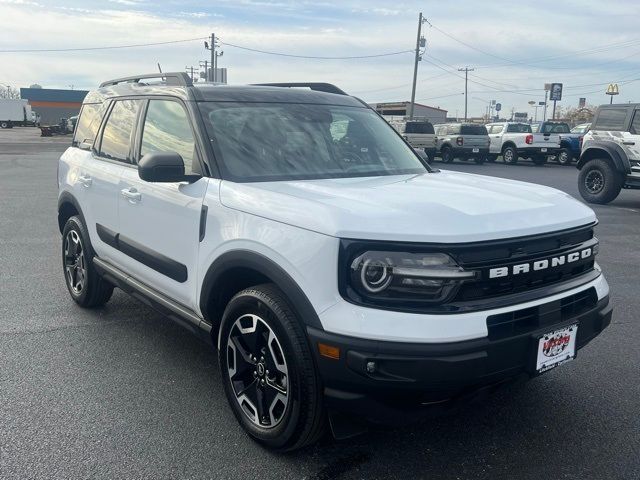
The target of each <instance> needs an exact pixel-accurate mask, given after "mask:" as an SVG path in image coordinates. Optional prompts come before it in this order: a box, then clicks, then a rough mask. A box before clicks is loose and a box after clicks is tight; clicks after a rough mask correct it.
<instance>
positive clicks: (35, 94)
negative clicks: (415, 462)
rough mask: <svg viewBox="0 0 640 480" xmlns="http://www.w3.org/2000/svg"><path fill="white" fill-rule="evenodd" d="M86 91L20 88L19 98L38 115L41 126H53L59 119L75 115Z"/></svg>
mask: <svg viewBox="0 0 640 480" xmlns="http://www.w3.org/2000/svg"><path fill="white" fill-rule="evenodd" d="M87 93H89V92H88V91H87V90H58V89H52V88H21V89H20V98H22V99H23V100H27V101H28V102H29V105H31V110H33V111H34V112H36V113H37V114H38V115H40V123H41V124H42V125H53V124H57V123H59V122H60V118H69V117H73V116H74V115H77V114H78V112H80V107H81V106H82V100H84V97H85V96H86V95H87Z"/></svg>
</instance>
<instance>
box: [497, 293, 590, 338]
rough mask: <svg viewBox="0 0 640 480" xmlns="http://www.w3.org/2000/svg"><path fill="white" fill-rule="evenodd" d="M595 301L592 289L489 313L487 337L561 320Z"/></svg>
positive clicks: (527, 331) (508, 334) (548, 324)
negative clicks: (552, 300) (523, 306)
mask: <svg viewBox="0 0 640 480" xmlns="http://www.w3.org/2000/svg"><path fill="white" fill-rule="evenodd" d="M597 303H598V294H597V293H596V289H595V288H593V287H592V288H589V289H587V290H584V291H582V292H579V293H576V294H574V295H570V296H568V297H565V298H562V299H560V300H556V301H554V302H548V303H544V304H542V305H537V306H535V307H530V308H525V309H522V310H516V311H513V312H507V313H500V314H498V315H491V316H489V317H488V318H487V329H488V331H489V339H491V340H499V339H501V338H508V337H512V336H515V335H520V334H524V333H529V332H532V331H535V330H537V329H538V328H541V327H545V326H550V327H551V326H552V325H556V324H559V323H562V322H563V321H565V320H569V319H571V318H575V317H577V316H578V315H580V314H582V313H585V312H587V311H588V310H590V309H592V308H594V307H595V306H596V305H597Z"/></svg>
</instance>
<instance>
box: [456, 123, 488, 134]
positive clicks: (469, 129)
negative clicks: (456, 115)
mask: <svg viewBox="0 0 640 480" xmlns="http://www.w3.org/2000/svg"><path fill="white" fill-rule="evenodd" d="M460 133H461V134H462V135H488V133H487V127H485V126H484V125H462V127H461V128H460Z"/></svg>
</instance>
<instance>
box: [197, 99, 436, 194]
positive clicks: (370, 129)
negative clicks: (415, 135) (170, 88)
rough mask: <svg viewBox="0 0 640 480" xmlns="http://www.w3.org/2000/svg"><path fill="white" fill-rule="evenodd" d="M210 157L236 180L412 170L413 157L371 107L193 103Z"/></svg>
mask: <svg viewBox="0 0 640 480" xmlns="http://www.w3.org/2000/svg"><path fill="white" fill-rule="evenodd" d="M199 107H200V110H201V112H202V116H203V118H204V121H205V125H206V127H207V132H208V134H209V138H210V141H211V144H212V146H213V149H214V152H215V154H216V159H218V161H219V162H220V164H221V168H222V170H223V172H224V174H225V176H226V177H227V178H229V179H231V180H234V181H239V182H256V181H276V180H293V179H300V180H305V179H319V178H343V177H365V176H382V175H403V174H419V173H425V172H427V171H428V169H427V167H426V166H425V165H424V164H423V163H422V161H421V160H420V159H419V157H418V156H417V155H416V154H415V153H414V152H413V151H412V149H411V148H410V147H408V146H407V145H406V144H405V143H404V142H403V141H402V139H401V138H400V137H399V136H398V135H397V134H396V133H395V131H394V130H393V128H392V127H391V126H389V124H388V123H387V122H385V121H384V120H383V119H381V118H380V117H379V116H378V115H377V114H376V113H375V112H373V111H371V110H369V109H367V108H362V107H345V106H334V105H315V104H291V103H230V102H220V103H215V102H204V103H200V104H199Z"/></svg>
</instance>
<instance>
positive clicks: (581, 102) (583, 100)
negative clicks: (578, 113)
mask: <svg viewBox="0 0 640 480" xmlns="http://www.w3.org/2000/svg"><path fill="white" fill-rule="evenodd" d="M586 104H587V99H586V98H584V97H580V100H578V108H584V106H585V105H586Z"/></svg>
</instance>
